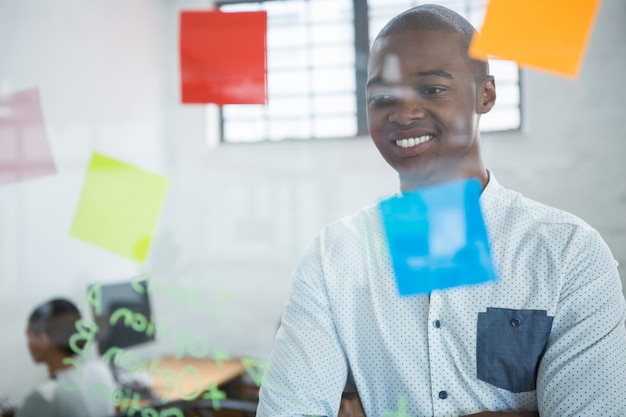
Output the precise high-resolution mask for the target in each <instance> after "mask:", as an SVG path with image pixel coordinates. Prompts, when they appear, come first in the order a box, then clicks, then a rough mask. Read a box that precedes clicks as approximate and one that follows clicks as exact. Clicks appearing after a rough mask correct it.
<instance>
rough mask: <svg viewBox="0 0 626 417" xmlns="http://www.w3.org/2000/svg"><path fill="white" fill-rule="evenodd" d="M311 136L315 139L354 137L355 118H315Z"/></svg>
mask: <svg viewBox="0 0 626 417" xmlns="http://www.w3.org/2000/svg"><path fill="white" fill-rule="evenodd" d="M313 135H314V136H315V137H317V138H335V137H350V136H355V135H356V118H355V117H354V116H342V117H317V118H315V120H314V121H313Z"/></svg>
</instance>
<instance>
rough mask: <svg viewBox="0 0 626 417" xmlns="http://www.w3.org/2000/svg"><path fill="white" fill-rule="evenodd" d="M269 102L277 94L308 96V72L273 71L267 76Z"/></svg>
mask: <svg viewBox="0 0 626 417" xmlns="http://www.w3.org/2000/svg"><path fill="white" fill-rule="evenodd" d="M267 90H268V94H269V97H268V101H269V102H271V101H272V99H273V97H272V96H273V95H275V94H279V95H280V94H306V93H308V92H309V73H308V72H307V71H297V72H292V71H285V72H283V71H271V72H268V74H267Z"/></svg>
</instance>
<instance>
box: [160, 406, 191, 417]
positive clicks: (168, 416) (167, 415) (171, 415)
mask: <svg viewBox="0 0 626 417" xmlns="http://www.w3.org/2000/svg"><path fill="white" fill-rule="evenodd" d="M159 417H185V415H184V414H183V412H182V411H180V410H179V409H178V408H176V407H170V408H165V409H163V410H161V414H159Z"/></svg>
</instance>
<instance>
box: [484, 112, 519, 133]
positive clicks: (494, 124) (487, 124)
mask: <svg viewBox="0 0 626 417" xmlns="http://www.w3.org/2000/svg"><path fill="white" fill-rule="evenodd" d="M480 127H481V129H480V130H481V131H483V132H491V131H494V130H511V129H519V128H520V111H519V108H517V107H515V108H510V109H500V110H496V109H495V107H494V109H493V110H491V111H490V112H489V113H487V114H485V115H483V116H482V118H481V120H480Z"/></svg>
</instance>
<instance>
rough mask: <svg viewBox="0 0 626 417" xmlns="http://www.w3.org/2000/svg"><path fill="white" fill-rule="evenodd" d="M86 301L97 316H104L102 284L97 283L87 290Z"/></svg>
mask: <svg viewBox="0 0 626 417" xmlns="http://www.w3.org/2000/svg"><path fill="white" fill-rule="evenodd" d="M85 301H86V303H87V304H88V305H90V306H91V307H92V308H93V311H94V313H95V315H96V316H100V315H102V284H100V283H96V284H93V285H90V286H89V288H88V289H87V296H86V297H85ZM83 304H84V303H83Z"/></svg>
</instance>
